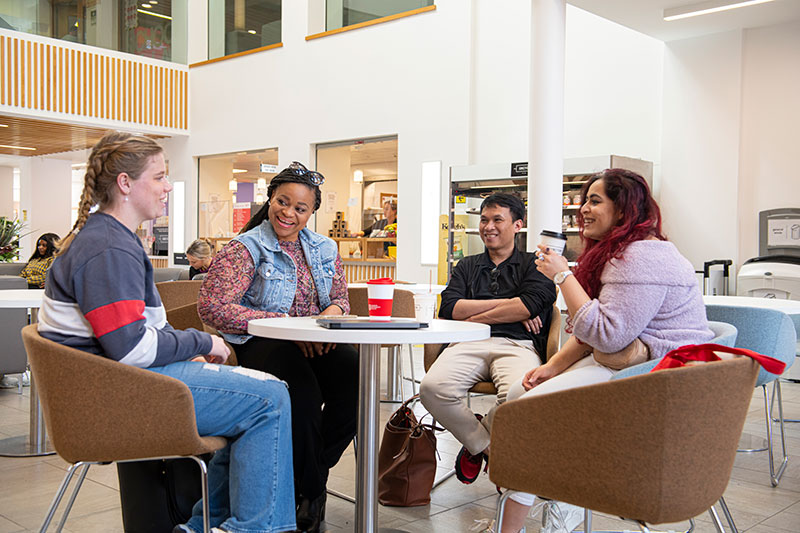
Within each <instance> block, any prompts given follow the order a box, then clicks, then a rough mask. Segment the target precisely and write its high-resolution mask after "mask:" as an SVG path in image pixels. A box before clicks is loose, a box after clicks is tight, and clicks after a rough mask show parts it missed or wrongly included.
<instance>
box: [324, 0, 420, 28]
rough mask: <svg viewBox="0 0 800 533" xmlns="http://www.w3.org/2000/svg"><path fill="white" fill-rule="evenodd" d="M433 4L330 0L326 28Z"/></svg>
mask: <svg viewBox="0 0 800 533" xmlns="http://www.w3.org/2000/svg"><path fill="white" fill-rule="evenodd" d="M431 5H433V0H392V1H387V0H328V1H327V2H326V5H325V23H326V24H325V26H326V27H325V29H326V30H327V31H331V30H336V29H339V28H344V27H345V26H352V25H353V24H358V23H360V22H367V21H368V20H375V19H378V18H381V17H387V16H389V15H395V14H397V13H403V12H405V11H411V10H412V9H419V8H421V7H426V6H431Z"/></svg>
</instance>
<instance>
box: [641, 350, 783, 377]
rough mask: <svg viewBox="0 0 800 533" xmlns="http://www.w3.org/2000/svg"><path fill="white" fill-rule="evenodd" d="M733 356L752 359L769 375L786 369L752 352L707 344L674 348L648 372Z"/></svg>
mask: <svg viewBox="0 0 800 533" xmlns="http://www.w3.org/2000/svg"><path fill="white" fill-rule="evenodd" d="M734 356H746V357H749V358H751V359H754V360H755V361H756V362H758V364H760V365H761V366H762V367H763V368H764V370H766V371H767V372H769V373H770V374H776V375H781V374H783V371H784V370H785V369H786V363H784V362H783V361H779V360H778V359H775V358H774V357H770V356H768V355H763V354H760V353H758V352H754V351H753V350H748V349H746V348H732V347H730V346H723V345H721V344H712V343H707V344H687V345H686V346H681V347H680V348H675V349H674V350H672V351H671V352H668V353H667V355H665V356H664V357H663V358H661V361H660V362H659V363H658V364H657V365H656V366H655V368H653V370H651V371H650V372H655V371H657V370H663V369H665V368H678V367H682V366H688V365H691V364H698V363H711V362H713V361H722V360H723V359H732V358H733V357H734Z"/></svg>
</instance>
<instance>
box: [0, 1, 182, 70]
mask: <svg viewBox="0 0 800 533" xmlns="http://www.w3.org/2000/svg"><path fill="white" fill-rule="evenodd" d="M187 9H188V1H187V0H151V1H146V0H94V1H86V0H0V28H5V29H10V30H16V31H21V32H25V33H32V34H34V35H41V36H44V37H52V38H54V39H61V40H64V41H70V42H75V43H82V44H88V45H91V46H98V47H100V48H106V49H109V50H117V51H120V52H128V53H130V54H136V55H140V56H146V57H152V58H155V59H163V60H165V61H173V62H176V63H184V64H185V63H186V59H187V53H186V52H187V48H188V45H187V43H188V41H187Z"/></svg>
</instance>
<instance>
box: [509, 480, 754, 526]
mask: <svg viewBox="0 0 800 533" xmlns="http://www.w3.org/2000/svg"><path fill="white" fill-rule="evenodd" d="M516 492H518V491H515V490H507V491H505V492H503V494H502V496H500V500H499V501H498V502H497V511H496V512H495V529H496V531H498V532H499V531H502V527H503V514H504V512H505V506H506V501H508V499H509V498H510V497H511V496H512V495H513V494H515V493H516ZM719 505H720V507H721V508H722V512H723V514H724V515H725V519H726V520H727V522H728V527H729V528H730V530H731V533H739V530H738V529H737V528H736V524H735V523H734V521H733V516H731V513H730V510H729V509H728V505H727V504H726V503H725V498H720V499H719ZM708 514H709V515H710V516H711V521H712V522H713V523H714V527H716V528H717V531H718V532H720V533H724V532H725V527H724V526H723V524H722V521H721V520H720V517H719V514H718V513H717V510H716V509H715V508H714V507H713V506H712V507H711V508H710V509H709V510H708ZM620 518H621V519H622V520H625V521H626V522H632V523H634V524H636V526H637V527H638V528H639V530H640V531H642V532H643V533H667V532H657V531H654V530H652V529H650V528H648V527H647V525H646V524H645V523H644V522H641V521H639V520H633V519H630V518H624V517H620ZM546 519H547V510H546V508H545V511H544V512H543V513H542V526H544V525H545V521H546ZM583 524H584V528H583V529H582V530H580V529H576V530H575V531H574V532H573V533H625V532H624V531H619V530H595V529H592V510H591V509H586V508H584V510H583ZM694 528H695V521H694V518H690V519H689V529H687V530H685V531H684V532H683V533H692V532H693V531H694ZM626 531H627V530H626ZM521 533H525V528H523V529H522V531H521Z"/></svg>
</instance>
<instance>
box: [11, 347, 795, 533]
mask: <svg viewBox="0 0 800 533" xmlns="http://www.w3.org/2000/svg"><path fill="white" fill-rule="evenodd" d="M415 352H416V355H417V356H416V369H417V376H418V377H419V376H422V375H423V372H422V353H421V348H419V347H418V348H416V349H415ZM405 362H406V363H407V359H406V360H405ZM782 387H783V399H784V407H785V416H787V417H794V418H800V384H796V383H784V384H783V385H782ZM29 390H30V389H25V392H24V394H23V395H22V396H20V395H18V394H16V393H15V392H14V391H8V390H0V438H2V436H4V435H19V434H26V433H27V431H28V406H29ZM407 390H410V389H407ZM471 403H472V409H473V410H474V411H475V412H478V413H485V412H487V411H488V410H489V409H490V408H491V407H492V406H493V405H494V398H493V397H491V396H485V397H474V398H472V400H471ZM397 407H398V405H397V404H389V403H383V404H381V407H380V416H381V421H382V422H381V423H385V421H386V419H387V418H388V417H389V416H390V415H391V413H392V412H394V410H395V409H397ZM414 412H415V413H416V414H417V416H418V417H422V416H423V415H424V414H425V410H424V407H423V406H422V405H421V404H419V403H417V404H416V405H415V406H414ZM426 420H430V417H428V418H426ZM775 428H776V429H777V425H776V426H775ZM745 431H746V432H751V433H753V434H755V435H759V436H763V435H764V434H765V428H764V404H763V398H762V396H761V391H760V390H758V389H756V390H754V391H753V401H752V403H751V406H750V410H749V414H748V420H747V423H746V425H745ZM786 436H787V440H786V443H787V448H788V451H789V454H790V457H791V458H790V462H789V467H788V468H787V470H786V474H785V475H784V478H783V480H782V481H781V484H780V486H779V487H777V488H773V487H772V486H771V485H770V483H769V477H768V474H767V456H766V454H764V453H761V454H738V455H737V459H736V463H735V466H734V469H733V473H732V476H731V482H730V484H729V486H728V489H727V490H726V493H725V497H726V500H727V502H728V505H729V507H730V508H731V512H732V514H733V516H734V519H735V520H736V523H737V526H738V528H739V531H742V532H745V531H746V532H747V533H768V532H774V533H786V532H790V531H791V532H795V533H800V424H787V425H786ZM460 448H461V445H460V444H459V443H458V441H456V440H455V439H454V438H453V437H452V436H451V435H450V434H448V433H444V434H440V435H439V437H438V450H439V455H440V458H439V461H438V469H437V476H441V475H443V474H445V473H446V472H447V471H449V470H450V469H451V468H452V465H453V462H454V460H455V455H456V454H457V453H458V450H459V449H460ZM66 468H67V464H66V463H65V462H64V461H63V460H61V459H60V458H58V457H56V456H49V457H38V458H4V457H0V476H2V479H3V483H2V484H1V485H0V533H17V532H21V531H35V530H36V529H38V526H39V524H40V522H41V520H42V519H43V518H44V514H45V511H46V509H47V507H48V506H49V504H50V501H51V500H52V497H53V495H54V494H55V491H56V489H57V488H58V485H59V483H60V482H61V479H62V477H63V475H64V472H65V469H66ZM354 479H355V458H354V452H353V449H352V446H351V447H350V448H349V449H348V450H347V452H345V455H344V457H343V458H342V460H341V461H340V463H339V465H337V466H336V467H335V468H334V469H333V470H332V471H331V477H330V481H329V486H330V487H331V488H335V489H337V490H340V491H342V492H345V493H347V494H351V495H352V494H354V492H355V482H354ZM431 500H432V501H431V504H430V505H427V506H422V507H413V508H398V507H383V506H379V523H380V525H381V526H382V527H391V528H397V529H401V530H405V531H408V532H409V533H422V532H426V533H427V532H433V533H471V531H470V528H471V527H473V526H474V525H475V524H476V520H483V519H487V520H488V519H491V518H493V516H494V511H495V506H496V503H497V493H496V491H495V487H494V484H492V483H491V481H490V480H489V478H488V476H487V475H485V474H482V475H481V476H479V478H478V480H477V481H476V482H475V483H474V484H472V485H463V484H461V483H459V482H458V481H457V480H456V479H450V480H448V481H446V482H445V483H443V484H442V485H441V486H439V487H438V488H437V489H435V490H434V491H433V493H432V496H431ZM353 512H354V506H353V504H352V503H349V502H345V501H343V500H340V499H338V498H335V497H330V496H329V498H328V505H327V523H326V524H327V531H330V532H336V533H350V532H352V531H353V527H354V526H353ZM723 520H724V517H723ZM121 522H122V519H121V514H120V510H119V493H118V484H117V476H116V467H115V466H113V465H109V466H93V467H92V468H91V469H90V471H89V475H88V477H87V481H86V483H85V485H84V487H83V489H82V490H81V494H80V495H79V497H78V500H77V502H76V504H75V509H74V510H73V513H72V514H71V516H70V520H69V521H68V523H67V527H66V529H65V531H68V532H73V533H78V532H80V533H94V532H98V533H108V532H110V533H116V532H121V531H122V523H121ZM526 525H527V527H528V532H529V533H538V530H539V526H540V525H541V518H540V517H539V516H536V517H532V518H529V519H528V521H527V522H526ZM593 525H594V527H595V528H596V529H598V528H625V527H626V526H625V523H624V522H622V521H620V520H619V519H617V518H615V517H610V516H604V515H602V514H599V513H596V514H595V515H594V520H593ZM627 527H628V528H629V529H633V527H632V525H628V526H627ZM668 527H672V528H673V529H675V530H676V531H677V530H679V529H680V528H684V529H685V527H686V523H683V524H675V525H672V524H668V525H666V526H660V527H659V529H660V530H663V529H665V528H668ZM695 531H696V533H716V529H715V528H714V526H713V524H712V522H711V520H710V518H709V516H708V514H707V513H704V514H702V515H701V516H699V517H697V526H696V529H695Z"/></svg>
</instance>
